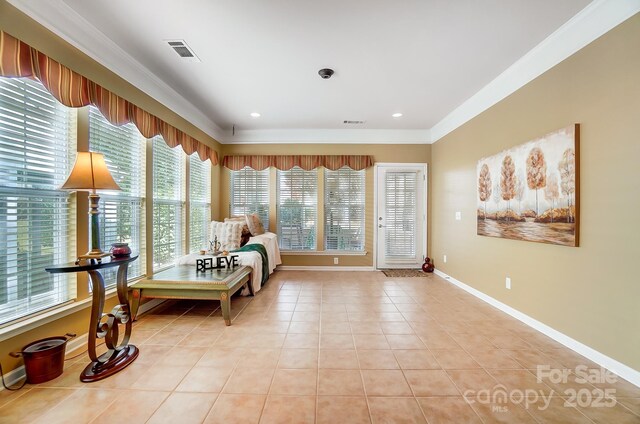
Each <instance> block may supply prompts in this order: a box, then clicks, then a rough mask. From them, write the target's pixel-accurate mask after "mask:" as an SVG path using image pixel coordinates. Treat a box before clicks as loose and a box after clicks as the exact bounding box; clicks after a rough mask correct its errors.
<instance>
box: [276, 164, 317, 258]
mask: <svg viewBox="0 0 640 424" xmlns="http://www.w3.org/2000/svg"><path fill="white" fill-rule="evenodd" d="M317 180H318V172H317V170H316V169H314V170H311V171H305V170H303V169H302V168H299V167H295V168H292V169H291V170H289V171H278V239H279V242H280V248H281V249H283V250H315V249H316V222H317V216H316V214H317V210H316V209H317V204H318V187H317V186H318V184H317V182H318V181H317Z"/></svg>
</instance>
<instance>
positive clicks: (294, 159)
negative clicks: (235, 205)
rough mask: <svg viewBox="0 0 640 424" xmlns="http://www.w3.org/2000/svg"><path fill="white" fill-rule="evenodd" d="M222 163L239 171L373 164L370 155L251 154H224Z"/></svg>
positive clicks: (335, 168)
mask: <svg viewBox="0 0 640 424" xmlns="http://www.w3.org/2000/svg"><path fill="white" fill-rule="evenodd" d="M222 165H223V166H225V167H227V168H229V169H231V170H233V171H239V170H241V169H242V168H244V167H247V166H248V167H249V168H252V169H255V170H256V171H262V170H263V169H267V168H268V167H270V166H273V167H275V168H277V169H279V170H281V171H288V170H289V169H291V168H293V167H295V166H299V167H300V168H302V169H304V170H305V171H309V170H311V169H314V168H317V167H319V166H324V167H325V168H327V169H330V170H332V171H335V170H337V169H340V168H342V167H344V166H348V167H349V168H351V169H353V170H354V171H361V170H363V169H366V168H369V167H370V166H373V159H372V158H371V156H365V155H361V156H354V155H252V156H249V155H247V156H225V157H224V159H223V160H222Z"/></svg>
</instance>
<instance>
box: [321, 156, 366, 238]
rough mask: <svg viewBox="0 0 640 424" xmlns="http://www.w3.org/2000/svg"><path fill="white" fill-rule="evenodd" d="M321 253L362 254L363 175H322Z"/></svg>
mask: <svg viewBox="0 0 640 424" xmlns="http://www.w3.org/2000/svg"><path fill="white" fill-rule="evenodd" d="M324 248H325V250H364V171H354V170H352V169H351V168H348V167H344V168H340V169H338V170H336V171H331V170H329V169H327V170H325V174H324Z"/></svg>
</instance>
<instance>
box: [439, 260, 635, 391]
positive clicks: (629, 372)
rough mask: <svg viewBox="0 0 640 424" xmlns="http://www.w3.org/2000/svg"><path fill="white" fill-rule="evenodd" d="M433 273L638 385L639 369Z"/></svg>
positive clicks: (447, 277) (444, 275)
mask: <svg viewBox="0 0 640 424" xmlns="http://www.w3.org/2000/svg"><path fill="white" fill-rule="evenodd" d="M435 274H436V275H438V276H440V277H442V278H444V279H445V280H447V281H448V282H450V283H451V284H453V285H455V286H458V287H460V288H461V289H463V290H464V291H466V292H468V293H470V294H472V295H474V296H475V297H477V298H478V299H480V300H483V301H485V302H487V303H488V304H490V305H491V306H494V307H496V308H498V309H500V310H501V311H502V312H505V313H507V314H509V315H511V316H512V317H514V318H515V319H517V320H519V321H521V322H523V323H525V324H527V325H528V326H529V327H531V328H533V329H535V330H538V331H539V332H541V333H543V334H545V335H547V336H549V337H551V338H552V339H554V340H555V341H557V342H558V343H561V344H563V345H564V346H566V347H568V348H569V349H571V350H573V351H575V352H577V353H579V354H580V355H582V356H584V357H586V358H587V359H590V360H591V361H593V362H595V363H596V364H598V365H600V366H602V367H604V368H606V369H608V370H609V371H611V372H613V373H615V374H617V375H619V376H620V377H622V378H624V379H625V380H627V381H629V382H631V383H633V384H635V385H636V386H638V387H640V371H638V370H635V369H633V368H631V367H630V366H628V365H625V364H623V363H622V362H620V361H617V360H615V359H613V358H611V357H609V356H607V355H605V354H604V353H602V352H598V351H597V350H595V349H593V348H591V347H589V346H587V345H585V344H584V343H581V342H579V341H577V340H575V339H573V338H571V337H569V336H567V335H566V334H564V333H561V332H560V331H558V330H556V329H554V328H552V327H549V326H548V325H546V324H544V323H542V322H540V321H538V320H536V319H535V318H532V317H530V316H529V315H527V314H524V313H522V312H520V311H518V310H517V309H514V308H512V307H511V306H509V305H507V304H504V303H502V302H500V301H499V300H496V299H494V298H493V297H491V296H489V295H487V294H485V293H483V292H481V291H479V290H477V289H474V288H473V287H471V286H469V285H467V284H465V283H463V282H461V281H459V280H456V279H455V278H453V277H451V276H449V275H447V274H445V273H444V272H442V271H440V270H438V269H436V270H435Z"/></svg>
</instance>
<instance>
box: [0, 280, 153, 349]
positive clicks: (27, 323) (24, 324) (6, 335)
mask: <svg viewBox="0 0 640 424" xmlns="http://www.w3.org/2000/svg"><path fill="white" fill-rule="evenodd" d="M141 278H144V276H140V277H136V278H134V279H132V280H130V281H128V282H127V284H128V285H131V284H133V283H135V282H136V281H138V280H140V279H141ZM116 296H117V293H116V287H111V288H109V289H107V290H106V292H105V301H106V300H109V299H111V298H113V297H116ZM92 300H93V296H89V297H87V298H86V299H82V300H76V301H73V300H71V301H69V302H66V303H64V304H62V305H60V306H57V307H54V308H52V309H49V310H45V311H43V312H40V313H38V314H36V315H33V316H30V317H27V318H25V319H22V320H18V321H16V322H14V323H11V324H8V325H6V326H4V327H2V328H0V342H2V341H5V340H8V339H10V338H12V337H15V336H18V335H20V334H22V333H26V332H28V331H31V330H33V329H34V328H38V327H41V326H43V325H45V324H49V323H50V322H53V321H55V320H58V319H60V318H64V317H66V316H68V315H71V314H74V313H76V312H78V311H81V310H83V309H89V308H91V302H92Z"/></svg>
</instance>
